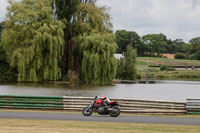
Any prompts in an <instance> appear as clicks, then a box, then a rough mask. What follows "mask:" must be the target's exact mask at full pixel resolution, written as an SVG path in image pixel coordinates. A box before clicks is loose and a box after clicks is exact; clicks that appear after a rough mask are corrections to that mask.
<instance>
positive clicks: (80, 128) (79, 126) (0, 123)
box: [0, 119, 200, 133]
mask: <svg viewBox="0 0 200 133" xmlns="http://www.w3.org/2000/svg"><path fill="white" fill-rule="evenodd" d="M0 132H2V133H24V132H27V133H35V132H41V133H67V132H71V133H91V132H92V133H99V132H105V133H199V132H200V126H192V125H190V126H189V125H165V124H137V123H118V122H86V121H84V122H81V121H57V120H56V121H54V120H20V119H0Z"/></svg>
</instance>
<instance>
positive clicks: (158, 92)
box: [0, 81, 200, 102]
mask: <svg viewBox="0 0 200 133" xmlns="http://www.w3.org/2000/svg"><path fill="white" fill-rule="evenodd" d="M0 94H1V95H41V96H86V97H93V96H95V95H102V94H104V95H107V96H108V97H111V98H133V99H142V100H161V101H178V102H179V101H180V102H185V100H186V98H200V82H197V81H195V82H193V81H158V83H157V84H114V85H110V86H94V85H67V84H6V85H0Z"/></svg>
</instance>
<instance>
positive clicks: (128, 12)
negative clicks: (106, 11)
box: [97, 0, 200, 41]
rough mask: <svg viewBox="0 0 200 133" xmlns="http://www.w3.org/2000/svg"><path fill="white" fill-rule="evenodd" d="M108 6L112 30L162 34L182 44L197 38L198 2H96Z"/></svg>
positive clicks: (199, 26)
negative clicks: (180, 40)
mask: <svg viewBox="0 0 200 133" xmlns="http://www.w3.org/2000/svg"><path fill="white" fill-rule="evenodd" d="M97 5H99V6H103V5H106V6H108V7H111V9H110V13H111V16H112V18H113V19H112V22H113V25H114V29H115V30H117V29H126V30H133V31H136V32H137V33H139V34H140V35H144V34H150V33H164V34H165V35H167V36H168V37H169V38H171V39H176V38H182V39H184V40H185V41H188V40H190V39H191V38H193V37H197V36H200V0H123V1H122V0H99V1H98V2H97Z"/></svg>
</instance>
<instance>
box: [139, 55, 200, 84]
mask: <svg viewBox="0 0 200 133" xmlns="http://www.w3.org/2000/svg"><path fill="white" fill-rule="evenodd" d="M137 65H166V66H177V65H181V66H200V60H181V59H167V58H155V57H138V58H137ZM137 70H138V73H137V74H138V76H137V77H138V78H144V77H145V78H146V77H156V79H170V80H172V79H198V80H200V71H196V70H192V69H175V70H173V71H161V70H160V68H145V67H137Z"/></svg>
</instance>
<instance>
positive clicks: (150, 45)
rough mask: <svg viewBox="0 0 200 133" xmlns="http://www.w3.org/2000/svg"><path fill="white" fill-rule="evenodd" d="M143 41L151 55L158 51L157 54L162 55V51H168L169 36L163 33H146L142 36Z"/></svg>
mask: <svg viewBox="0 0 200 133" xmlns="http://www.w3.org/2000/svg"><path fill="white" fill-rule="evenodd" d="M142 41H143V43H144V44H145V45H146V47H147V52H148V53H149V54H150V55H152V54H154V53H157V56H160V54H161V53H164V52H165V51H166V46H167V37H166V36H165V35H164V34H162V33H160V34H148V35H145V36H143V37H142Z"/></svg>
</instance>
